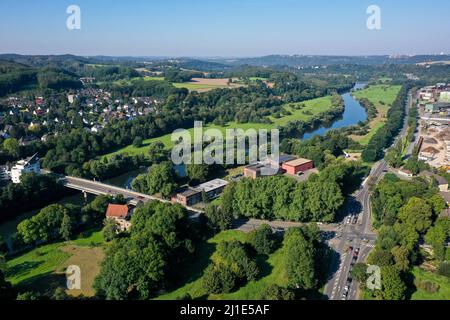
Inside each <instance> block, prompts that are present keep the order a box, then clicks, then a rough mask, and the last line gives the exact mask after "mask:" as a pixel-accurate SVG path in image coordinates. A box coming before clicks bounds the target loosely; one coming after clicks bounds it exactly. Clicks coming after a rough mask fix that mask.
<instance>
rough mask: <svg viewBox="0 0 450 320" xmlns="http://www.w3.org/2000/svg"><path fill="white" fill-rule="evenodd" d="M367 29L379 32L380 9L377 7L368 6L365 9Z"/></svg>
mask: <svg viewBox="0 0 450 320" xmlns="http://www.w3.org/2000/svg"><path fill="white" fill-rule="evenodd" d="M366 12H367V14H368V15H369V17H368V18H367V29H369V30H381V8H380V7H379V6H377V5H374V4H373V5H370V6H369V7H367V11H366Z"/></svg>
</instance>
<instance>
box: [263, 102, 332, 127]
mask: <svg viewBox="0 0 450 320" xmlns="http://www.w3.org/2000/svg"><path fill="white" fill-rule="evenodd" d="M303 104H304V105H305V107H303V108H301V109H299V110H296V109H294V108H292V107H291V105H297V106H300V105H303ZM284 109H285V110H287V111H289V112H291V113H292V114H291V115H288V116H284V117H281V118H279V119H275V118H273V117H271V118H270V120H272V122H273V123H274V124H276V125H279V126H284V125H286V124H288V123H289V122H292V121H295V120H302V121H307V120H308V119H311V118H312V117H313V116H315V115H318V114H319V113H322V112H326V111H329V110H330V109H331V96H326V97H322V98H317V99H312V100H308V101H303V102H298V103H293V104H286V105H284ZM305 112H306V114H305ZM309 113H311V114H309Z"/></svg>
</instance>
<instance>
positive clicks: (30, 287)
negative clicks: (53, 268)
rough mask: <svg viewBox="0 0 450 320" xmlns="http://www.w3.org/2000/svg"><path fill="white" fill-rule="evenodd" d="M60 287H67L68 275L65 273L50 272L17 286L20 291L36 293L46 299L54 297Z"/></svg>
mask: <svg viewBox="0 0 450 320" xmlns="http://www.w3.org/2000/svg"><path fill="white" fill-rule="evenodd" d="M58 287H63V288H65V287H66V275H65V274H64V273H54V272H48V273H45V274H41V275H38V276H34V277H31V278H29V279H27V280H25V281H22V282H20V284H19V285H17V288H18V289H19V290H20V289H22V291H35V292H38V293H40V294H41V295H43V296H46V297H51V296H53V294H54V292H55V290H56V288H58Z"/></svg>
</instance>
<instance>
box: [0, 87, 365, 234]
mask: <svg viewBox="0 0 450 320" xmlns="http://www.w3.org/2000/svg"><path fill="white" fill-rule="evenodd" d="M365 86H366V85H365V84H363V83H357V84H356V85H355V87H354V88H353V90H358V89H362V88H364V87H365ZM342 98H343V99H344V105H345V111H344V113H343V114H342V117H340V118H338V119H337V120H335V121H334V122H333V123H332V124H330V125H328V126H322V127H320V128H317V129H315V130H313V131H311V132H308V133H306V134H304V135H303V137H302V139H309V138H311V137H313V136H315V135H321V136H323V135H325V134H326V133H327V132H328V131H330V130H332V129H338V128H342V127H347V126H352V125H356V124H357V123H358V122H359V121H366V120H367V113H366V110H365V109H364V108H363V106H361V104H360V103H359V102H358V101H357V100H355V99H354V98H353V97H352V96H351V93H350V92H348V93H345V94H343V95H342ZM142 172H143V170H133V171H130V172H127V173H125V174H123V175H120V176H118V177H115V178H112V179H107V180H105V181H104V182H105V183H109V184H112V185H115V186H118V187H124V188H131V186H130V185H131V181H133V179H134V178H135V177H136V176H137V175H138V174H140V173H142ZM177 172H178V173H179V174H180V175H181V176H184V175H185V169H184V167H181V166H178V167H177ZM90 199H93V196H89V198H88V200H90ZM85 201H86V199H84V197H83V195H82V193H78V194H75V195H72V196H69V197H65V198H63V199H61V200H60V201H58V203H60V204H69V203H70V204H75V205H83V204H84V203H85ZM39 210H40V209H36V210H32V211H28V212H25V213H22V214H20V215H19V216H18V217H17V218H16V219H14V220H11V221H8V222H6V223H3V224H2V225H1V226H0V235H1V236H3V238H4V239H8V238H9V237H10V236H11V235H12V233H14V232H15V230H16V228H17V225H18V224H19V223H20V222H21V221H23V220H24V219H28V218H30V217H32V216H33V215H35V214H36V213H37V212H39Z"/></svg>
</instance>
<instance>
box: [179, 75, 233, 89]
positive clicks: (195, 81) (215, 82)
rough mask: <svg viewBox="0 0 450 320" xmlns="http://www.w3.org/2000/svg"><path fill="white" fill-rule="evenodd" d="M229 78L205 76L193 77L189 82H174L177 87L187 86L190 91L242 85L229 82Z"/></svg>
mask: <svg viewBox="0 0 450 320" xmlns="http://www.w3.org/2000/svg"><path fill="white" fill-rule="evenodd" d="M228 80H229V79H205V78H192V80H191V81H189V82H183V83H173V85H174V86H175V87H177V88H186V89H188V90H189V91H198V92H206V91H210V90H213V89H219V88H230V89H232V88H239V87H241V86H242V85H239V84H235V83H231V84H228Z"/></svg>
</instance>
